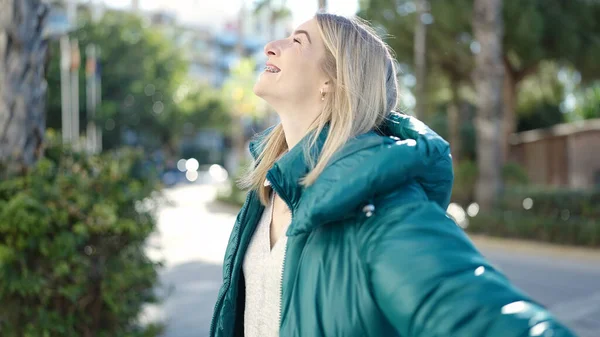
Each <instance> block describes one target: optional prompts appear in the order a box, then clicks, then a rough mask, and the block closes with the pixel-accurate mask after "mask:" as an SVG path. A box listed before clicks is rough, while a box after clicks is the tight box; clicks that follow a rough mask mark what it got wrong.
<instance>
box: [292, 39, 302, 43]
mask: <svg viewBox="0 0 600 337" xmlns="http://www.w3.org/2000/svg"><path fill="white" fill-rule="evenodd" d="M294 42H296V43H300V40H298V39H294ZM300 44H302V43H300Z"/></svg>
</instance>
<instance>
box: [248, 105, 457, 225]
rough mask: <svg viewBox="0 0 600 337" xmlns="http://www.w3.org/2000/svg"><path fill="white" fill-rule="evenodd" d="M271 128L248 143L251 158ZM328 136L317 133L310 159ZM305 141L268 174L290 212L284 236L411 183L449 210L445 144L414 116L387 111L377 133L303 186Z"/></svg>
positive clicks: (350, 145) (352, 144) (354, 142)
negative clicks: (418, 185)
mask: <svg viewBox="0 0 600 337" xmlns="http://www.w3.org/2000/svg"><path fill="white" fill-rule="evenodd" d="M271 130H272V128H271V129H268V130H266V131H265V132H263V133H261V134H259V135H258V136H257V138H256V139H255V140H254V141H252V142H251V143H250V151H251V153H252V155H253V156H254V158H256V157H257V155H258V153H259V151H260V149H258V148H257V145H258V144H259V142H260V140H262V138H263V137H265V136H267V135H268V134H269V132H270V131H271ZM328 132H329V129H328V128H327V127H326V128H324V129H323V130H322V131H321V133H320V134H319V137H318V140H317V142H316V144H315V146H314V147H313V148H312V149H310V152H311V153H310V155H311V156H318V154H319V152H320V150H321V148H322V146H323V143H324V142H325V140H326V138H327V134H328ZM308 139H309V135H307V136H306V137H304V138H303V139H302V140H301V141H300V142H299V143H298V144H297V145H296V146H295V147H293V148H292V149H290V151H289V152H288V153H287V154H285V155H284V156H283V157H282V158H281V159H279V160H278V161H277V162H276V163H275V164H274V165H273V167H272V168H271V169H270V170H269V173H268V174H267V179H268V180H269V181H270V182H271V184H272V185H273V188H274V189H276V190H277V191H278V193H279V194H280V196H281V197H282V198H283V199H284V200H285V201H286V202H287V203H288V204H289V205H290V207H291V208H292V212H293V219H294V221H293V223H292V225H291V226H290V227H289V229H288V232H287V235H288V236H293V235H297V234H300V233H303V232H309V231H311V230H313V229H314V228H316V227H318V226H320V225H323V224H326V223H330V222H333V221H337V220H340V219H343V218H345V217H346V216H348V215H349V214H355V212H356V211H360V210H361V209H362V207H363V206H365V205H366V204H368V203H370V200H373V199H374V198H375V197H376V196H384V195H386V194H389V193H392V192H394V191H396V190H399V189H402V187H403V185H405V184H406V183H408V182H410V181H416V182H418V183H419V184H420V185H421V186H422V188H423V190H424V191H425V193H426V194H427V197H428V198H429V200H431V201H433V202H435V203H437V204H438V205H439V206H440V207H442V208H443V209H444V210H445V209H446V208H447V207H448V204H449V202H450V195H451V192H452V184H453V180H454V174H453V170H452V157H451V155H450V147H449V144H448V143H447V142H446V141H445V140H444V139H443V138H441V137H440V136H439V135H437V134H436V133H435V132H434V131H433V130H431V129H430V128H429V127H427V126H426V125H425V124H423V123H422V122H420V121H419V120H417V119H416V118H414V117H410V116H407V115H403V114H399V113H396V112H393V113H391V114H390V115H389V117H388V118H387V119H386V121H385V122H384V124H383V125H382V126H381V127H380V128H379V130H377V131H372V132H368V133H365V134H362V135H359V136H357V137H354V138H352V139H350V140H349V141H348V142H347V143H346V144H345V145H344V146H343V147H342V148H341V149H340V150H339V151H338V152H337V154H336V155H335V156H334V157H333V158H332V160H331V161H330V163H329V164H328V165H327V167H326V168H325V170H324V171H323V172H322V173H321V175H320V176H319V178H318V179H317V180H316V181H315V183H314V184H313V185H311V186H308V187H303V186H301V185H300V184H299V180H300V179H301V178H302V177H303V176H304V175H306V173H308V172H309V170H310V167H309V166H308V162H307V161H306V153H305V152H306V148H307V146H306V145H307V142H308ZM300 201H302V202H300Z"/></svg>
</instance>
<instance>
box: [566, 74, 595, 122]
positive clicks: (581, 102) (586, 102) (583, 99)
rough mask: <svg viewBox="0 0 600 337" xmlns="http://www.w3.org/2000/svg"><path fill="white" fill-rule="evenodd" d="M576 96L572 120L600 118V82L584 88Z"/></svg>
mask: <svg viewBox="0 0 600 337" xmlns="http://www.w3.org/2000/svg"><path fill="white" fill-rule="evenodd" d="M576 97H577V98H576V102H577V103H576V104H577V106H576V107H575V110H574V111H573V112H572V113H571V114H570V115H571V120H582V119H593V118H600V83H596V84H595V85H592V86H590V87H588V88H586V89H583V90H582V91H581V92H580V93H579V94H578V95H577V96H576Z"/></svg>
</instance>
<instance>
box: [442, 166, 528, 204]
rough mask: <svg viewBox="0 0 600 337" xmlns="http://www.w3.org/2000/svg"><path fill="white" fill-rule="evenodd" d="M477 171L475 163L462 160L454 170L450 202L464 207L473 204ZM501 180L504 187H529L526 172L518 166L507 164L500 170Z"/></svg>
mask: <svg viewBox="0 0 600 337" xmlns="http://www.w3.org/2000/svg"><path fill="white" fill-rule="evenodd" d="M478 175H479V170H478V167H477V163H476V162H475V161H472V160H462V161H461V162H459V163H458V164H457V165H456V167H455V169H454V186H453V188H452V201H453V202H456V203H458V204H459V205H462V206H466V205H468V204H470V203H471V202H473V200H474V194H475V185H476V183H477V176H478ZM502 179H503V182H504V185H505V186H509V187H523V186H527V185H529V177H528V176H527V171H525V169H524V168H523V167H521V166H520V165H519V164H516V163H513V162H509V163H506V164H505V165H504V167H503V168H502Z"/></svg>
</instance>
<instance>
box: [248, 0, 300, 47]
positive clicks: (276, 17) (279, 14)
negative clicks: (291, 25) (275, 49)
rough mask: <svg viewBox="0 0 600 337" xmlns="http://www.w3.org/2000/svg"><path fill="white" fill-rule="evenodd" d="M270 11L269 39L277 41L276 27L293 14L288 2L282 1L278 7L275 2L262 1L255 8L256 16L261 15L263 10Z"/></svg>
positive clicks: (269, 0) (271, 0) (270, 0)
mask: <svg viewBox="0 0 600 337" xmlns="http://www.w3.org/2000/svg"><path fill="white" fill-rule="evenodd" d="M265 9H268V11H269V21H270V22H269V28H270V30H271V31H270V33H269V35H270V36H269V38H270V39H271V40H275V39H276V38H277V36H275V35H276V34H275V27H276V26H277V23H278V22H279V21H280V20H283V19H286V18H288V17H290V16H291V15H292V12H291V11H290V9H289V8H288V7H287V4H286V0H282V2H281V3H280V4H279V5H276V4H275V3H274V1H273V0H260V1H259V2H258V3H257V4H256V7H255V8H254V14H259V13H261V12H262V11H263V10H265Z"/></svg>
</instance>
